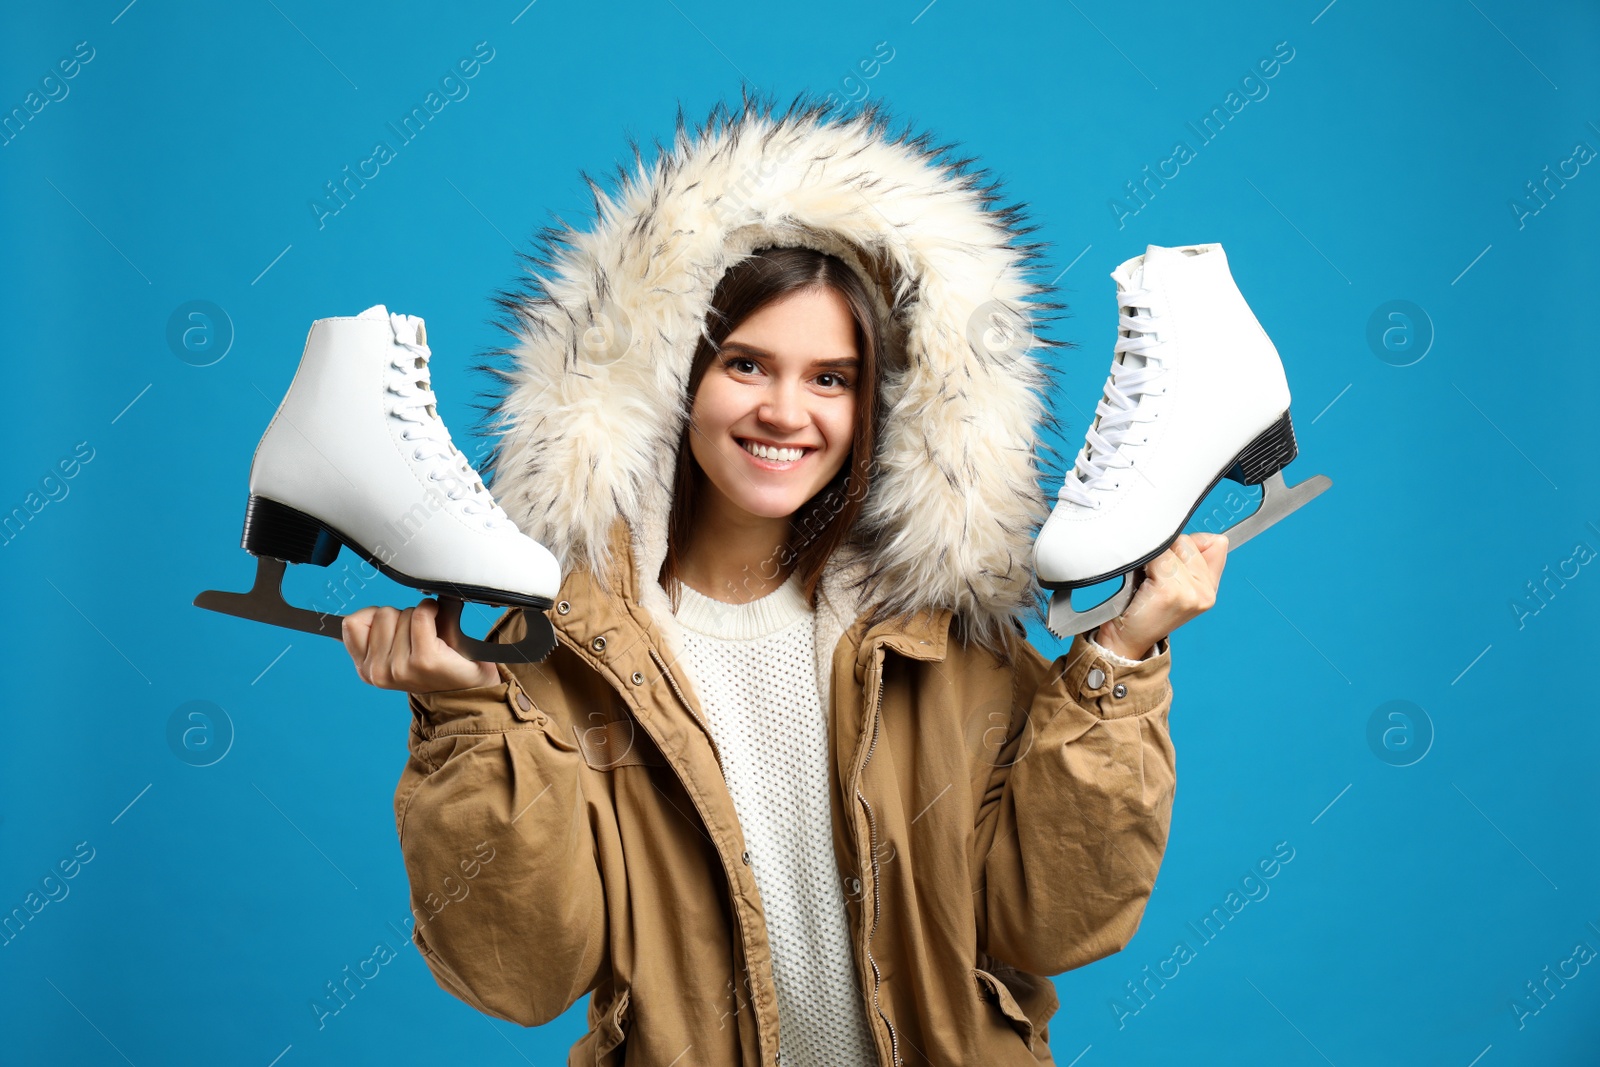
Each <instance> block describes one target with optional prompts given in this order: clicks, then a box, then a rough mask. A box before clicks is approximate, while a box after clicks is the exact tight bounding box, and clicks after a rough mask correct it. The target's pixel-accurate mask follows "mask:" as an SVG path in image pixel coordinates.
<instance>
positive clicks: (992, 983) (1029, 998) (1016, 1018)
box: [972, 967, 1061, 1052]
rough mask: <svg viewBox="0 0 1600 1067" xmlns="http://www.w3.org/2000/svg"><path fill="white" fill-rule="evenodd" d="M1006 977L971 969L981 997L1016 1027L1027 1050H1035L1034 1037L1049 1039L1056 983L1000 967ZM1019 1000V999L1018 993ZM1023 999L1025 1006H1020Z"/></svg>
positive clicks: (1058, 1000)
mask: <svg viewBox="0 0 1600 1067" xmlns="http://www.w3.org/2000/svg"><path fill="white" fill-rule="evenodd" d="M1003 971H1004V973H1005V974H1006V976H1007V978H1008V979H1009V980H1008V981H1003V980H1002V979H1000V978H999V977H997V976H996V975H994V974H991V973H990V972H988V971H986V970H983V969H982V968H980V967H974V968H973V969H972V976H973V977H974V978H975V979H977V982H978V991H979V992H980V993H981V994H982V995H983V998H984V999H985V1000H987V1001H988V1002H989V1003H991V1004H993V1005H994V1006H995V1007H996V1008H998V1009H999V1011H1000V1014H1002V1015H1004V1016H1005V1018H1006V1021H1007V1022H1009V1023H1010V1024H1011V1026H1012V1027H1013V1028H1014V1029H1015V1030H1016V1031H1017V1034H1018V1035H1019V1036H1020V1037H1021V1038H1022V1040H1023V1042H1024V1043H1025V1044H1026V1045H1027V1046H1028V1051H1029V1052H1036V1051H1037V1050H1036V1049H1035V1048H1034V1044H1035V1042H1036V1041H1045V1042H1048V1040H1049V1038H1048V1034H1049V1029H1048V1025H1047V1024H1048V1023H1049V1021H1050V1017H1051V1016H1053V1015H1054V1014H1055V1013H1056V1009H1057V1008H1059V1007H1060V1006H1061V1000H1060V998H1059V997H1058V996H1057V995H1056V991H1055V985H1054V984H1053V983H1052V982H1051V981H1050V979H1048V978H1039V977H1036V976H1034V975H1030V974H1024V973H1023V972H1022V971H1018V970H1016V969H1014V968H1009V967H1006V968H1003ZM1019 996H1020V997H1021V998H1022V1001H1019V1000H1018V997H1019ZM1023 1002H1026V1005H1027V1006H1026V1007H1024V1006H1023Z"/></svg>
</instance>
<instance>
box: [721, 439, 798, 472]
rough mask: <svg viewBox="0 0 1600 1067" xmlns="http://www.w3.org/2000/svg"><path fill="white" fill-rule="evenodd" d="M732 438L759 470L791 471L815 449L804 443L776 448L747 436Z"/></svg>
mask: <svg viewBox="0 0 1600 1067" xmlns="http://www.w3.org/2000/svg"><path fill="white" fill-rule="evenodd" d="M734 440H735V441H737V442H739V447H740V448H741V449H742V450H743V451H744V454H745V455H746V456H748V457H749V458H750V462H751V463H752V464H753V465H754V466H755V467H756V468H757V469H759V470H769V471H791V470H794V469H795V468H796V467H798V466H799V465H800V464H801V463H803V462H805V460H806V459H807V458H808V457H809V456H810V455H811V454H812V453H813V452H815V451H816V449H815V448H811V447H809V446H804V445H799V446H794V445H791V446H787V447H784V448H777V447H774V446H772V445H769V444H764V443H762V442H759V441H754V440H752V439H750V438H748V437H735V438H734Z"/></svg>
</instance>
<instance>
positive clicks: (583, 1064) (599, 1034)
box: [567, 989, 632, 1067]
mask: <svg viewBox="0 0 1600 1067" xmlns="http://www.w3.org/2000/svg"><path fill="white" fill-rule="evenodd" d="M630 996H631V995H630V993H629V991H628V990H627V989H623V990H621V991H620V992H618V993H617V995H616V996H614V997H612V998H611V1002H610V1003H609V1004H607V1005H606V1006H605V1008H603V1009H602V1010H601V1011H600V1017H599V1020H598V1021H596V1022H595V1023H593V1024H591V1026H590V1028H589V1032H588V1033H587V1034H584V1035H583V1036H582V1037H581V1038H579V1039H578V1043H577V1044H575V1045H573V1046H572V1051H571V1052H569V1053H568V1054H567V1067H620V1064H621V1063H622V1059H623V1054H624V1053H625V1052H626V1049H625V1048H624V1047H623V1042H624V1041H626V1040H627V1037H628V1028H629V1024H630V1023H631V1021H632V1015H631V1012H630V1011H629V1000H630Z"/></svg>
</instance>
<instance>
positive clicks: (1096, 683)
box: [1085, 667, 1106, 689]
mask: <svg viewBox="0 0 1600 1067" xmlns="http://www.w3.org/2000/svg"><path fill="white" fill-rule="evenodd" d="M1085 680H1086V681H1087V682H1088V683H1089V688H1090V689H1099V688H1100V687H1101V686H1102V685H1105V684H1106V672H1105V671H1103V670H1101V669H1100V668H1099V667H1095V668H1092V669H1091V670H1090V671H1089V677H1088V678H1087V679H1085Z"/></svg>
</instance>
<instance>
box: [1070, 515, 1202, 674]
mask: <svg viewBox="0 0 1600 1067" xmlns="http://www.w3.org/2000/svg"><path fill="white" fill-rule="evenodd" d="M1227 562H1228V538H1227V536H1226V535H1225V534H1213V533H1197V534H1179V535H1178V539H1177V540H1176V541H1174V542H1172V545H1171V547H1170V548H1168V549H1167V550H1166V551H1165V552H1163V553H1161V555H1159V556H1157V557H1156V558H1155V559H1153V560H1151V561H1150V562H1149V563H1146V564H1145V565H1144V580H1143V581H1142V582H1140V583H1139V588H1138V589H1137V590H1136V591H1135V592H1134V594H1133V602H1132V603H1130V604H1129V605H1128V606H1127V608H1126V609H1125V610H1124V611H1123V613H1122V614H1121V615H1118V616H1117V617H1116V618H1115V619H1112V620H1111V621H1110V622H1108V623H1106V624H1105V625H1103V626H1101V627H1100V629H1099V630H1098V631H1096V632H1095V633H1094V634H1092V635H1091V637H1092V639H1093V640H1094V642H1095V643H1096V644H1097V645H1100V646H1101V647H1102V648H1106V649H1109V650H1110V651H1112V652H1115V653H1116V654H1117V655H1119V656H1126V657H1128V658H1129V659H1144V658H1145V657H1146V656H1148V655H1149V654H1150V651H1151V649H1153V648H1154V647H1155V645H1156V643H1157V642H1158V641H1160V640H1161V639H1162V638H1163V637H1165V636H1167V635H1168V634H1170V633H1171V632H1172V631H1173V630H1176V629H1177V628H1178V627H1180V626H1182V625H1183V624H1184V623H1186V622H1188V621H1189V620H1190V619H1192V618H1194V617H1195V616H1197V615H1199V614H1201V613H1202V612H1205V611H1208V610H1210V608H1211V606H1212V605H1213V604H1215V603H1216V602H1217V585H1218V583H1220V582H1221V581H1222V568H1223V567H1224V566H1226V565H1227Z"/></svg>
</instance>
